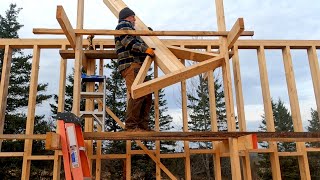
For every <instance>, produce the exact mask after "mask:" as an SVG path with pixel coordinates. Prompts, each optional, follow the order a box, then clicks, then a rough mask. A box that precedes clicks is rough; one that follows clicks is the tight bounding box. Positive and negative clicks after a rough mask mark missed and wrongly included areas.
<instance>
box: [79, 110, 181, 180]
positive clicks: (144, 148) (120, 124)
mask: <svg viewBox="0 0 320 180" xmlns="http://www.w3.org/2000/svg"><path fill="white" fill-rule="evenodd" d="M106 112H107V113H108V114H109V115H110V116H111V117H112V118H113V119H114V120H115V121H116V122H117V123H118V125H119V126H120V127H122V128H123V129H124V128H125V125H124V124H123V122H122V121H121V120H120V119H119V118H118V117H117V116H116V115H115V114H114V113H113V112H112V111H111V110H110V109H109V108H108V107H106ZM103 133H107V132H103ZM124 133H126V132H124ZM85 134H86V132H85V133H84V137H85ZM113 134H114V133H112V136H113ZM129 139H131V138H129ZM96 140H99V139H96ZM128 142H129V143H128ZM135 142H136V143H137V144H138V145H139V146H140V147H141V149H142V150H143V151H144V152H145V153H146V154H148V155H149V157H150V158H151V159H152V160H153V161H154V162H155V163H156V164H157V165H158V166H159V167H160V168H161V169H162V170H163V171H164V172H165V173H166V174H167V175H168V176H169V177H170V178H173V179H176V178H175V177H174V176H173V174H172V173H171V172H170V171H169V170H168V169H167V168H166V167H165V166H164V165H163V164H162V163H161V161H160V157H156V156H155V155H154V154H153V153H152V152H150V150H148V148H147V147H146V146H145V145H144V144H143V143H142V142H141V141H138V140H136V141H135ZM129 144H130V148H129ZM127 150H129V151H131V141H127ZM127 152H128V151H127ZM129 154H130V153H129ZM127 156H128V153H127ZM127 160H128V158H127ZM130 161H131V159H130ZM129 166H130V167H131V164H130V165H129ZM130 174H131V173H130Z"/></svg>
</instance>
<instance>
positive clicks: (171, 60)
mask: <svg viewBox="0 0 320 180" xmlns="http://www.w3.org/2000/svg"><path fill="white" fill-rule="evenodd" d="M104 3H105V4H106V5H107V6H108V7H109V9H110V10H111V12H112V13H113V14H114V15H115V16H116V17H118V16H119V12H120V11H121V10H122V9H123V8H125V7H127V5H126V4H125V3H124V2H123V1H122V0H104ZM135 17H136V22H135V24H136V25H135V28H136V29H137V30H148V27H147V26H146V25H145V24H144V23H143V22H142V21H141V20H140V19H139V18H138V17H137V16H135ZM141 38H142V39H143V40H144V42H145V43H146V44H147V45H148V46H149V47H151V48H155V47H156V50H155V54H156V57H155V58H154V61H155V62H156V63H157V65H158V66H159V67H160V69H161V70H162V71H163V72H164V73H165V74H168V73H170V72H174V71H178V70H180V69H183V68H184V67H185V66H184V65H183V64H182V63H181V62H180V61H179V60H178V58H177V57H175V55H174V54H173V53H172V52H171V51H170V50H169V49H168V48H167V47H166V46H165V44H164V43H163V42H161V40H160V39H159V38H158V37H154V36H150V37H147V36H142V37H141Z"/></svg>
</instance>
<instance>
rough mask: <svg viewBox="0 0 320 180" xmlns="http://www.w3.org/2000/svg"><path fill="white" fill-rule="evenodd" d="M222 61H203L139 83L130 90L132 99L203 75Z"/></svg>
mask: <svg viewBox="0 0 320 180" xmlns="http://www.w3.org/2000/svg"><path fill="white" fill-rule="evenodd" d="M222 60H223V58H221V57H215V58H212V59H209V60H207V61H203V62H200V63H197V64H195V65H192V66H189V67H186V68H184V69H182V70H179V71H176V72H173V73H170V74H167V75H164V76H162V77H159V78H157V79H153V80H150V81H147V82H144V83H141V84H139V85H137V86H135V87H133V88H132V92H131V94H132V97H133V98H134V99H136V98H139V97H142V96H144V95H146V94H149V93H152V92H154V91H157V90H159V89H161V88H164V87H167V86H170V85H172V84H175V83H177V82H181V81H182V80H186V79H188V78H191V77H193V76H196V75H198V74H200V73H204V72H207V71H209V70H213V69H215V68H217V67H219V66H220V65H221V63H222V62H221V61H222Z"/></svg>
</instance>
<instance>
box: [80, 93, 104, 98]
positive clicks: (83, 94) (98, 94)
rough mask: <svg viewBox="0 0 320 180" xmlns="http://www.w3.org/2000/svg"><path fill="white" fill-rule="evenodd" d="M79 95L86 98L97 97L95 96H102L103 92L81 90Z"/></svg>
mask: <svg viewBox="0 0 320 180" xmlns="http://www.w3.org/2000/svg"><path fill="white" fill-rule="evenodd" d="M80 95H81V97H82V98H86V99H97V98H103V95H104V93H103V92H81V93H80Z"/></svg>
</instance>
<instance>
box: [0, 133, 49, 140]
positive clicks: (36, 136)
mask: <svg viewBox="0 0 320 180" xmlns="http://www.w3.org/2000/svg"><path fill="white" fill-rule="evenodd" d="M46 137H47V136H46V135H45V134H0V139H2V140H25V139H31V140H46Z"/></svg>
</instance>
